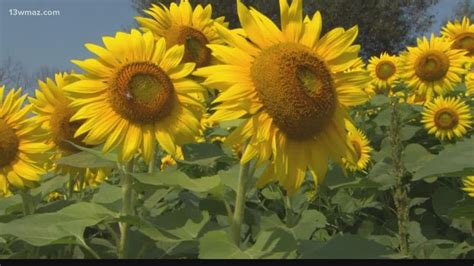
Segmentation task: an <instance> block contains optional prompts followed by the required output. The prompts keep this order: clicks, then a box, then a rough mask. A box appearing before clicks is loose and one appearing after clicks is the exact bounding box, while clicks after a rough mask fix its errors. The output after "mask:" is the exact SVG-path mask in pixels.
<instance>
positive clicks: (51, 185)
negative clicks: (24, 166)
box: [31, 175, 69, 198]
mask: <svg viewBox="0 0 474 266" xmlns="http://www.w3.org/2000/svg"><path fill="white" fill-rule="evenodd" d="M68 181H69V177H68V176H66V175H59V176H53V177H52V178H50V179H49V180H47V181H45V182H43V183H41V186H39V187H37V188H34V189H32V190H31V195H32V196H38V195H39V197H40V198H43V197H44V196H46V195H48V194H49V193H51V192H53V191H56V190H58V189H60V188H62V187H64V184H66V183H67V182H68Z"/></svg>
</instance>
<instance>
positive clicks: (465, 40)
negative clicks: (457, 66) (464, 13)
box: [441, 17, 474, 58]
mask: <svg viewBox="0 0 474 266" xmlns="http://www.w3.org/2000/svg"><path fill="white" fill-rule="evenodd" d="M441 36H442V37H444V38H445V39H447V40H448V41H451V42H452V44H451V48H453V49H464V50H467V51H468V56H469V57H471V58H474V25H472V24H471V21H470V20H469V18H467V17H464V18H463V19H462V22H459V21H458V20H456V21H455V22H454V23H453V22H451V21H449V22H448V24H447V25H446V26H444V27H443V29H442V31H441Z"/></svg>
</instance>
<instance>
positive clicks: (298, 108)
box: [251, 43, 337, 139]
mask: <svg viewBox="0 0 474 266" xmlns="http://www.w3.org/2000/svg"><path fill="white" fill-rule="evenodd" d="M251 77H252V81H253V83H254V85H255V88H256V90H257V95H258V97H259V99H260V100H261V102H262V103H263V106H264V108H265V111H266V112H267V113H268V114H269V115H270V116H271V117H272V118H273V121H274V122H275V124H276V125H277V126H278V128H279V129H281V130H282V131H284V132H285V133H286V134H287V135H288V137H290V138H293V139H306V138H310V137H312V136H314V135H315V134H317V133H319V132H320V131H322V130H323V129H324V128H325V126H326V125H327V124H328V123H329V122H330V121H331V118H332V116H333V114H334V111H335V109H336V100H337V99H336V98H337V95H336V91H335V89H334V82H333V78H332V76H331V73H330V71H329V69H328V68H327V66H326V64H325V63H324V61H322V60H321V59H320V58H319V57H318V56H317V55H316V54H315V53H314V52H313V51H311V50H310V49H308V48H306V47H305V46H303V45H300V44H294V43H281V44H277V45H274V46H271V47H269V48H266V49H265V50H263V51H262V53H261V54H260V56H258V57H257V58H256V59H255V61H254V63H253V65H252V67H251Z"/></svg>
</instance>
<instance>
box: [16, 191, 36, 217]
mask: <svg viewBox="0 0 474 266" xmlns="http://www.w3.org/2000/svg"><path fill="white" fill-rule="evenodd" d="M20 195H21V200H22V203H23V214H24V215H25V216H28V215H31V214H33V213H34V212H35V206H34V203H33V196H31V194H30V191H29V190H28V189H25V190H21V191H20Z"/></svg>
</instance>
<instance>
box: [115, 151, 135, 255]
mask: <svg viewBox="0 0 474 266" xmlns="http://www.w3.org/2000/svg"><path fill="white" fill-rule="evenodd" d="M134 162H135V160H134V159H132V160H130V162H128V163H127V165H125V166H124V171H123V175H122V197H123V201H122V212H121V215H122V216H130V215H133V188H132V185H133V176H132V173H133V165H134ZM128 227H129V225H128V223H127V222H120V223H119V228H120V242H119V246H118V250H117V251H118V258H119V259H125V258H126V257H127V244H128V243H127V239H128V230H129V228H128Z"/></svg>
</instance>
